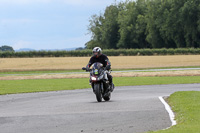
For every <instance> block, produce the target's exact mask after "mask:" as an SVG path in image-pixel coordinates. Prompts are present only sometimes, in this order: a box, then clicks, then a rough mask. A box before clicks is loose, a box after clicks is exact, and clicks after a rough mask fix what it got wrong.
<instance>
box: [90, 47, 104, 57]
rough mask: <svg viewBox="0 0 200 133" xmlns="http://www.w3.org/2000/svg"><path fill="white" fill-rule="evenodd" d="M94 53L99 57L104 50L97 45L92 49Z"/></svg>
mask: <svg viewBox="0 0 200 133" xmlns="http://www.w3.org/2000/svg"><path fill="white" fill-rule="evenodd" d="M92 53H93V55H94V56H97V57H98V56H99V55H101V53H102V50H101V48H100V47H95V48H94V49H93V50H92Z"/></svg>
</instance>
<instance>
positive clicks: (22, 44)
mask: <svg viewBox="0 0 200 133" xmlns="http://www.w3.org/2000/svg"><path fill="white" fill-rule="evenodd" d="M31 44H32V43H31V42H28V41H23V40H21V41H17V42H15V43H14V44H13V45H12V47H13V48H14V49H15V50H17V49H21V48H28V47H30V46H31Z"/></svg>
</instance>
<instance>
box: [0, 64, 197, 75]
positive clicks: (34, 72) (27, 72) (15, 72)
mask: <svg viewBox="0 0 200 133" xmlns="http://www.w3.org/2000/svg"><path fill="white" fill-rule="evenodd" d="M175 68H200V66H182V67H181V66H180V67H153V68H134V69H113V71H127V70H148V69H175ZM69 72H84V71H83V70H81V69H77V70H41V71H0V76H1V75H5V74H48V73H69Z"/></svg>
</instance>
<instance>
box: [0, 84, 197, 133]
mask: <svg viewBox="0 0 200 133" xmlns="http://www.w3.org/2000/svg"><path fill="white" fill-rule="evenodd" d="M188 90H190V91H192V90H196V91H200V84H184V85H182V84H180V85H151V86H129V87H116V88H115V91H114V92H113V93H112V98H111V101H110V102H102V103H97V102H96V98H95V95H94V94H93V93H92V90H91V89H84V90H72V91H58V92H42V93H29V94H17V95H16V94H14V95H2V96H0V132H1V133H141V132H146V131H152V130H160V129H165V128H167V127H170V126H171V121H170V118H169V115H168V113H167V111H166V110H165V108H164V105H163V104H162V103H161V101H160V100H159V98H158V97H159V96H168V95H170V94H172V93H173V92H175V91H188Z"/></svg>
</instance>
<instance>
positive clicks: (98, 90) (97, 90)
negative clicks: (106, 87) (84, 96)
mask: <svg viewBox="0 0 200 133" xmlns="http://www.w3.org/2000/svg"><path fill="white" fill-rule="evenodd" d="M94 90H95V94H96V98H97V101H98V102H102V93H101V87H100V84H94Z"/></svg>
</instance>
